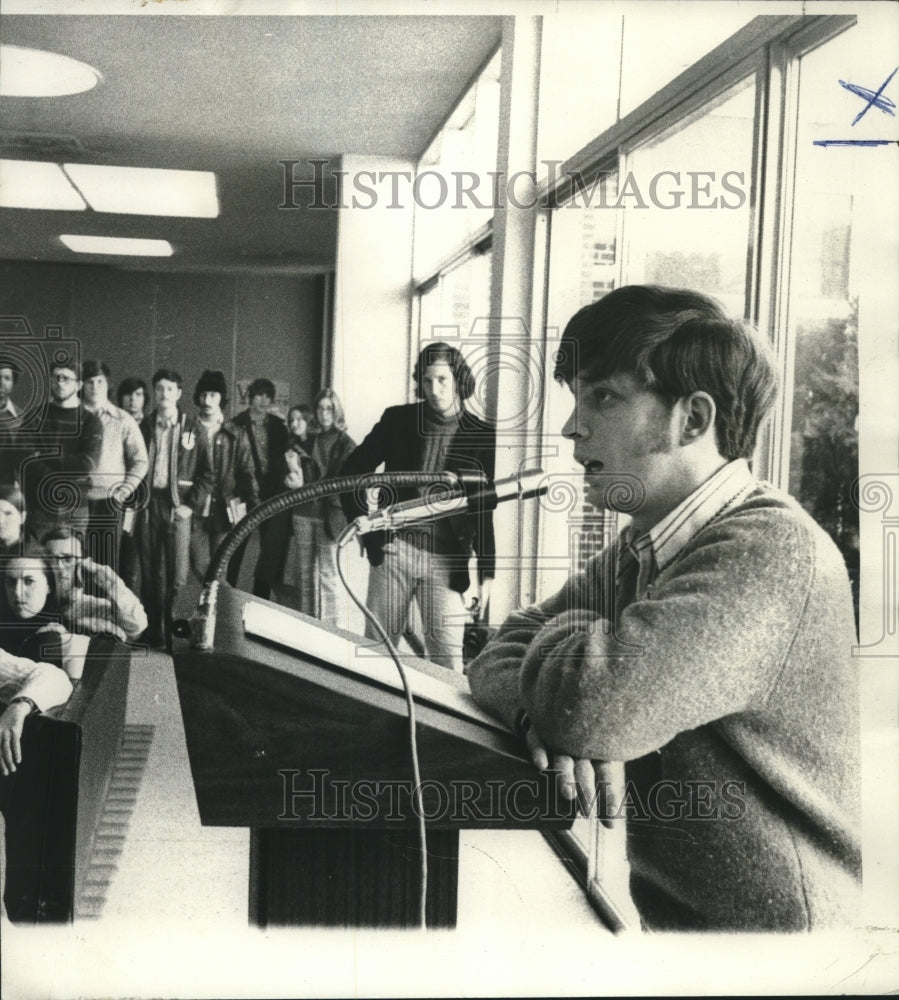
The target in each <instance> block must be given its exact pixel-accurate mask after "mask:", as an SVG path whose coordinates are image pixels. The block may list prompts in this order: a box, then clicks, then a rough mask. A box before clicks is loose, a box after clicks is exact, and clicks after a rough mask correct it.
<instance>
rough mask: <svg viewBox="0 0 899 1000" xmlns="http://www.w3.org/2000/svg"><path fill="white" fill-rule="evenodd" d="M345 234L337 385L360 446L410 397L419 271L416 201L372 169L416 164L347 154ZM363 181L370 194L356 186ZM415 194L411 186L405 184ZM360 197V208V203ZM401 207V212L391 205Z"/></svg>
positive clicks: (337, 295) (338, 282)
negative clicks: (396, 192) (398, 195)
mask: <svg viewBox="0 0 899 1000" xmlns="http://www.w3.org/2000/svg"><path fill="white" fill-rule="evenodd" d="M342 169H343V170H344V171H346V175H345V177H344V179H343V181H344V188H343V197H342V203H343V204H344V205H346V206H348V207H346V208H341V209H340V220H339V224H338V231H337V270H336V276H335V288H334V340H333V352H332V358H333V362H332V371H331V384H332V386H333V388H334V389H335V390H336V391H337V393H338V395H339V396H340V398H341V400H342V401H343V403H344V407H345V409H346V415H347V429H348V430H349V433H350V436H351V437H353V438H354V439H355V440H356V441H357V442H358V441H360V440H361V439H362V438H363V437H364V436H365V434H367V433H368V431H369V430H370V429H371V427H372V425H373V424H374V423H375V421H376V420H377V419H378V417H379V416H380V415H381V413H382V411H383V410H384V408H385V407H386V406H390V405H393V404H396V403H405V402H407V401H408V398H409V386H410V376H411V372H410V369H409V349H408V344H409V322H410V308H411V280H412V279H411V274H412V216H413V213H412V207H413V206H412V199H411V198H409V197H404V198H402V199H399V200H395V199H392V197H391V185H392V183H393V182H392V181H391V179H390V178H389V177H385V178H384V179H383V180H382V181H381V182H380V183H378V182H377V181H374V182H373V181H372V177H371V175H370V174H364V175H363V173H362V172H363V171H371V172H374V173H375V174H378V175H380V174H384V173H386V172H387V171H411V172H412V173H413V176H414V171H415V163H414V162H413V161H412V160H405V159H394V158H392V157H379V156H345V157H344V158H343V165H342ZM354 178H358V179H359V180H360V182H361V186H362V188H372V189H373V190H374V192H375V194H374V195H373V196H372V195H369V194H367V193H362V192H361V190H360V189H358V188H355V187H354ZM405 190H406V191H408V185H407V186H406V187H405ZM354 197H355V202H356V204H355V206H354V204H353V202H354ZM391 203H393V204H395V205H396V204H399V205H400V207H398V208H397V207H394V208H388V207H387V206H388V205H390V204H391Z"/></svg>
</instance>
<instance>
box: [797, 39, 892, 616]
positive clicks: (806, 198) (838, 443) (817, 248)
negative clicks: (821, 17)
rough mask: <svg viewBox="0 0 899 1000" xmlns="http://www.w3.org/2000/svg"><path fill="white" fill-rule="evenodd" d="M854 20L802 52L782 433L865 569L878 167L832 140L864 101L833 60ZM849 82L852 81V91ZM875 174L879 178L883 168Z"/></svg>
mask: <svg viewBox="0 0 899 1000" xmlns="http://www.w3.org/2000/svg"><path fill="white" fill-rule="evenodd" d="M857 44H858V43H857V39H856V32H855V30H852V31H849V32H846V33H845V34H844V35H842V36H840V37H839V38H836V39H834V40H833V41H831V42H830V43H828V44H827V45H822V46H821V47H820V48H818V49H815V50H814V51H813V52H810V53H809V54H808V55H806V56H803V57H802V58H801V59H800V60H799V101H798V114H797V119H798V125H799V127H798V131H797V134H796V154H795V155H796V165H795V173H794V178H793V210H792V243H791V248H790V266H789V272H788V276H789V299H788V309H787V338H786V344H785V347H786V351H787V361H788V370H789V371H790V373H791V378H790V379H789V382H788V383H787V385H788V389H789V393H788V398H787V400H786V405H787V407H788V417H787V419H786V421H785V423H786V424H787V428H788V431H789V433H785V434H783V435H782V436H781V443H782V447H783V454H782V464H783V468H784V469H785V471H786V472H787V488H788V489H789V491H790V493H792V494H793V496H795V497H796V498H797V499H798V500H799V501H800V503H801V504H802V505H803V507H805V509H806V510H807V511H808V512H809V513H810V514H811V515H812V517H814V518H815V520H816V521H818V523H819V524H821V525H822V526H823V527H824V528H825V529H826V530H827V532H828V533H829V534H830V536H831V537H832V538H833V540H834V541H835V542H836V543H837V546H838V547H839V549H840V551H841V552H842V553H843V558H844V559H845V560H846V564H847V567H848V569H849V573H850V579H851V580H852V583H853V591H854V598H855V603H856V609H857V607H858V579H859V520H858V508H857V506H856V505H855V503H854V502H853V500H852V485H853V483H854V482H855V480H856V479H857V477H858V473H859V470H858V407H859V399H858V304H859V295H860V294H862V293H863V288H864V282H865V280H866V279H867V280H871V276H870V275H864V274H862V273H860V270H859V267H858V264H857V263H855V261H854V257H853V246H854V243H855V241H856V240H857V238H858V235H857V234H858V225H857V221H858V212H859V210H860V204H861V202H860V200H859V198H858V185H859V182H861V181H862V180H863V179H864V178H865V177H866V173H867V172H868V171H869V170H870V169H871V168H872V165H873V164H872V160H873V158H872V156H871V153H872V150H871V149H870V148H867V147H858V146H851V147H839V148H836V149H828V148H826V147H821V146H816V145H815V141H816V140H819V139H822V138H824V139H825V140H826V139H827V138H828V137H835V136H842V135H843V134H844V133H845V132H846V131H847V129H848V128H850V127H851V126H850V122H851V121H852V119H853V118H854V116H855V114H856V113H857V111H858V110H860V109H861V107H862V104H861V103H860V102H856V103H857V105H858V107H856V106H855V105H853V104H852V103H851V96H850V95H847V96H850V101H845V100H843V99H842V97H843V94H842V93H841V92H840V90H839V88H838V87H837V81H836V80H835V78H834V67H835V66H840V67H845V66H847V65H850V64H851V63H852V61H853V53H854V50H855V49H856V47H857ZM844 92H845V91H844ZM874 152H875V155H876V150H875V151H874ZM869 181H870V182H874V183H876V179H875V178H874V177H869Z"/></svg>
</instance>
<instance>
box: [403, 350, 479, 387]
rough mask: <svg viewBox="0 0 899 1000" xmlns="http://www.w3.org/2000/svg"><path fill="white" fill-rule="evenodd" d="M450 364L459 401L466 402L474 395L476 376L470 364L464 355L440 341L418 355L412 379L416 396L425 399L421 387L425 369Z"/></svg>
mask: <svg viewBox="0 0 899 1000" xmlns="http://www.w3.org/2000/svg"><path fill="white" fill-rule="evenodd" d="M441 362H443V363H445V364H448V365H449V366H450V368H451V369H452V370H453V377H454V378H455V380H456V391H457V392H458V393H459V399H462V400H465V399H468V398H469V397H470V396H472V395H473V394H474V375H473V374H472V371H471V369H470V368H469V367H468V362H467V361H466V360H465V358H463V357H462V354H461V353H460V352H459V351H458V350H457V349H456V348H455V347H451V346H450V345H449V344H445V343H443V341H438V342H437V343H436V344H428V346H427V347H425V348H423V350H422V351H421V352H420V353H419V355H418V360H417V361H416V362H415V369H414V371H413V372H412V378H413V379H414V380H415V395H416V396H417V397H418V398H419V399H424V390H423V389H422V387H421V380H422V377H423V376H424V373H425V369H426V368H427V367H428V366H429V365H436V364H440V363H441Z"/></svg>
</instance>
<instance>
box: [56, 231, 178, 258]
mask: <svg viewBox="0 0 899 1000" xmlns="http://www.w3.org/2000/svg"><path fill="white" fill-rule="evenodd" d="M59 238H60V239H61V240H62V241H63V243H65V245H66V246H67V247H68V248H69V249H70V250H74V251H75V253H107V254H108V253H114V254H123V255H126V256H129V257H171V256H172V253H173V250H172V245H171V243H169V241H168V240H138V239H128V238H125V237H121V236H72V235H66V236H60V237H59Z"/></svg>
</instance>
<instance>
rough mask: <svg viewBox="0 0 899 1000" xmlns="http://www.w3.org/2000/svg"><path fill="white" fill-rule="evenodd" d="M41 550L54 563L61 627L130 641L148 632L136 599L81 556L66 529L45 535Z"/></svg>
mask: <svg viewBox="0 0 899 1000" xmlns="http://www.w3.org/2000/svg"><path fill="white" fill-rule="evenodd" d="M43 544H44V548H45V549H46V550H47V551H48V552H49V553H50V555H51V556H52V557H53V559H54V560H55V562H56V579H57V587H58V596H59V605H60V608H61V610H62V618H63V623H64V624H65V625H66V626H67V627H68V628H69V629H71V630H72V632H75V633H79V634H81V635H114V636H115V637H116V638H117V639H118V640H119V641H121V642H126V641H129V640H131V641H133V640H135V639H137V637H138V636H139V635H141V633H142V632H143V631H144V630H145V629H146V628H147V615H146V612H145V611H144V608H143V605H142V604H141V602H140V600H139V599H138V597H137V595H136V594H134V593H132V592H131V590H129V589H128V587H127V586H126V585H125V582H124V580H122V579H121V577H119V576H118V575H117V574H116V573H115V571H114V570H113V569H112V568H111V567H110V566H106V565H104V564H103V563H99V562H97V561H96V560H94V559H91V557H90V556H86V555H85V554H84V550H83V548H82V545H81V539H80V538H79V537H78V536H77V535H76V534H75V533H74V532H72V531H71V530H70V529H69V528H59V529H57V530H56V531H52V532H50V534H49V535H45V536H44V539H43Z"/></svg>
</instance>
